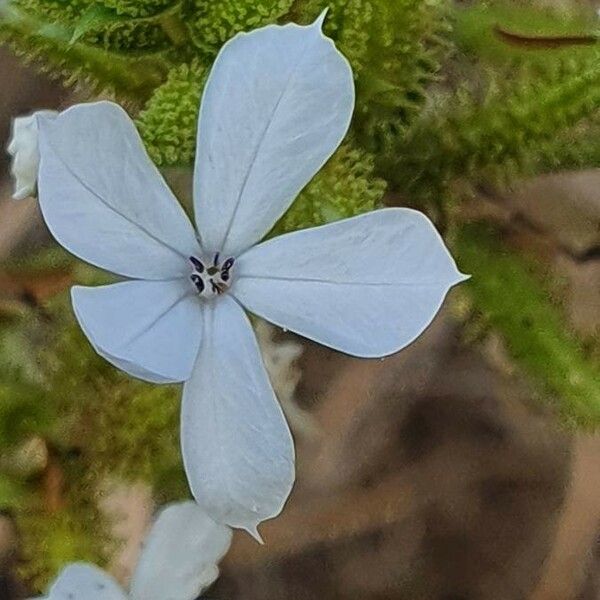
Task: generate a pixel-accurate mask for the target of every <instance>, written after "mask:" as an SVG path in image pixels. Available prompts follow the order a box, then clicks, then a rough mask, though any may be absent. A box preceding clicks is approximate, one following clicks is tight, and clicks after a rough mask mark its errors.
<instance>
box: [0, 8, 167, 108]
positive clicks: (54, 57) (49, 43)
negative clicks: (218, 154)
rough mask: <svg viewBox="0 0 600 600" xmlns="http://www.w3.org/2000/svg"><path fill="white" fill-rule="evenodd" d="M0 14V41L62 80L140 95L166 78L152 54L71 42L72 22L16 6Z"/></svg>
mask: <svg viewBox="0 0 600 600" xmlns="http://www.w3.org/2000/svg"><path fill="white" fill-rule="evenodd" d="M0 16H1V17H2V18H1V19H0V41H1V42H4V43H7V44H8V45H10V46H11V47H12V48H13V49H14V50H15V52H16V53H17V54H19V55H20V56H22V57H23V58H25V59H26V60H27V61H29V62H33V63H35V64H36V65H37V66H38V67H39V68H40V70H42V71H44V72H48V73H49V74H50V75H53V76H55V77H59V78H61V79H62V80H63V81H64V82H65V83H66V84H67V85H74V84H76V83H77V84H78V85H83V86H87V87H89V88H91V89H92V90H94V91H98V92H99V91H104V92H111V93H117V94H119V95H121V96H124V97H129V98H133V99H140V98H145V97H146V96H148V95H149V93H150V92H151V90H153V89H154V88H155V87H156V86H158V85H159V84H160V83H161V82H162V81H163V80H164V78H165V77H166V75H167V72H168V69H169V63H168V61H166V59H165V57H163V56H160V55H158V54H152V53H150V54H143V53H139V52H136V53H135V54H131V55H129V54H123V53H120V52H116V51H112V50H107V49H104V48H99V47H97V46H94V45H90V44H86V43H83V42H74V43H73V42H72V39H73V32H74V29H73V26H72V25H69V26H67V25H64V24H62V23H58V22H47V21H44V20H42V19H40V18H39V17H37V16H33V15H30V14H28V13H26V12H24V11H19V10H18V9H16V8H11V7H8V8H7V9H4V10H3V11H2V12H1V13H0Z"/></svg>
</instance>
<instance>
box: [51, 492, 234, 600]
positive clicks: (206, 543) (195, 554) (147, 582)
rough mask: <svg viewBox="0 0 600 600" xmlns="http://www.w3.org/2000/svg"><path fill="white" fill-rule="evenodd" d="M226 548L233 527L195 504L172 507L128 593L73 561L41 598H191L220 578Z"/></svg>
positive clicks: (97, 571)
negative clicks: (230, 527)
mask: <svg viewBox="0 0 600 600" xmlns="http://www.w3.org/2000/svg"><path fill="white" fill-rule="evenodd" d="M230 544H231V529H229V527H227V526H225V525H219V524H217V523H215V522H214V521H213V520H212V519H211V518H210V517H208V515H206V513H205V512H204V511H203V510H202V509H201V508H200V507H199V506H198V505H197V504H196V503H195V502H181V503H178V504H172V505H171V506H169V507H167V508H165V509H163V510H162V512H161V513H160V515H159V516H158V518H157V520H156V522H155V523H154V525H153V526H152V529H151V530H150V533H149V535H148V537H147V538H146V542H145V545H144V548H143V550H142V553H141V555H140V559H139V561H138V564H137V567H136V569H135V572H134V573H133V578H132V580H131V585H130V590H129V594H127V593H126V592H125V591H124V590H123V589H122V588H121V586H120V585H119V584H118V583H117V582H116V581H115V580H114V579H113V578H112V577H111V576H110V575H109V574H108V573H106V572H105V571H103V570H102V569H99V568H98V567H96V566H94V565H91V564H88V563H73V564H71V565H68V566H67V567H65V568H64V569H63V571H62V572H61V573H60V575H59V576H58V577H57V578H56V580H55V581H54V583H53V584H52V586H51V587H50V590H49V592H48V595H47V596H45V597H44V598H43V599H41V600H127V599H128V598H129V599H131V600H195V599H196V598H197V597H198V596H199V595H200V593H201V592H202V591H203V590H205V589H206V588H207V587H208V586H209V585H210V584H211V583H212V582H213V581H215V579H216V578H217V577H218V575H219V568H218V567H217V563H218V562H219V561H220V560H221V558H223V556H224V555H225V553H226V552H227V550H228V549H229V545H230Z"/></svg>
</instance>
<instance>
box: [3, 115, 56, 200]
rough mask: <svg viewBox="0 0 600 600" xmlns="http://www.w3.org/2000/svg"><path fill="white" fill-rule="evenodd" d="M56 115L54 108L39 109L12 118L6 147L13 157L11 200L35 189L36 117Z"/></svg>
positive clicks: (38, 156)
mask: <svg viewBox="0 0 600 600" xmlns="http://www.w3.org/2000/svg"><path fill="white" fill-rule="evenodd" d="M57 115H58V113H57V112H56V111H54V110H40V111H38V112H36V113H33V114H31V115H27V116H24V117H17V118H16V119H14V121H13V124H12V134H11V138H10V143H9V144H8V147H7V151H8V153H9V154H10V155H11V156H12V157H13V158H12V161H11V165H10V171H11V174H12V176H13V179H14V181H15V189H14V193H13V196H12V197H13V200H24V199H25V198H27V197H29V196H33V195H34V194H35V191H36V187H37V178H38V169H39V166H40V153H39V149H38V125H37V117H38V116H43V117H46V118H48V119H54V118H55V117H56V116H57Z"/></svg>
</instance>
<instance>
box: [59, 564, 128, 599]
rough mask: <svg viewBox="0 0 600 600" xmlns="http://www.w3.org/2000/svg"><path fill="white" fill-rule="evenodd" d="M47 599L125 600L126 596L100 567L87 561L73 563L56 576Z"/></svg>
mask: <svg viewBox="0 0 600 600" xmlns="http://www.w3.org/2000/svg"><path fill="white" fill-rule="evenodd" d="M48 600H127V596H126V595H125V592H123V590H122V589H121V587H120V586H119V584H118V583H117V582H116V581H115V580H114V579H113V578H112V577H111V576H110V575H109V574H108V573H106V572H105V571H103V570H102V569H99V568H98V567H96V566H94V565H90V564H87V563H73V564H72V565H69V566H67V567H65V568H64V569H63V570H62V572H61V573H60V575H59V576H58V577H57V578H56V581H55V582H54V583H53V584H52V587H51V588H50V592H49V593H48Z"/></svg>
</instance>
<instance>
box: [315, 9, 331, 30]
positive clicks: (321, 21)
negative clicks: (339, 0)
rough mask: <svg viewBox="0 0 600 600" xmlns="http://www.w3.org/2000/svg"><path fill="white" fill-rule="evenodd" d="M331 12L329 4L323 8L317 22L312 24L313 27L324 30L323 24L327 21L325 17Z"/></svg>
mask: <svg viewBox="0 0 600 600" xmlns="http://www.w3.org/2000/svg"><path fill="white" fill-rule="evenodd" d="M328 14H329V6H328V7H327V8H325V9H324V10H323V12H322V13H321V14H320V15H319V16H318V17H317V18H316V19H315V22H314V23H313V24H312V27H315V28H317V29H318V30H319V31H323V24H324V23H325V19H326V18H327V15H328Z"/></svg>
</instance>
